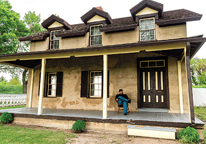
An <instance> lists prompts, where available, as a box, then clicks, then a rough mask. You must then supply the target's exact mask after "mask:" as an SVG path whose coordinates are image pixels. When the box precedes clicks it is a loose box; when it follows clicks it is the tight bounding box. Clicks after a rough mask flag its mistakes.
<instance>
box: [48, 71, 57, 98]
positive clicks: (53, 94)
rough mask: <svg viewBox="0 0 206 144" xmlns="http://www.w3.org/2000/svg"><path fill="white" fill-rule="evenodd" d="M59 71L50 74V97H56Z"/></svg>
mask: <svg viewBox="0 0 206 144" xmlns="http://www.w3.org/2000/svg"><path fill="white" fill-rule="evenodd" d="M56 88H57V73H49V74H48V95H47V96H48V97H56Z"/></svg>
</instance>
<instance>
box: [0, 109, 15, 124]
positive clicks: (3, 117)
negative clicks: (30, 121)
mask: <svg viewBox="0 0 206 144" xmlns="http://www.w3.org/2000/svg"><path fill="white" fill-rule="evenodd" d="M13 120H14V115H13V114H10V113H8V112H4V113H2V115H1V116H0V121H1V122H2V123H10V122H12V121H13Z"/></svg>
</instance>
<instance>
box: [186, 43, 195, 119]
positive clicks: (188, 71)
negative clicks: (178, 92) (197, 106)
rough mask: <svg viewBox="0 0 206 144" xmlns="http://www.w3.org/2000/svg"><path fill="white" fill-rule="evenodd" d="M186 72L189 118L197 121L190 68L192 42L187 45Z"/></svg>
mask: <svg viewBox="0 0 206 144" xmlns="http://www.w3.org/2000/svg"><path fill="white" fill-rule="evenodd" d="M185 53H186V56H185V61H186V72H187V83H188V94H189V97H188V100H189V103H188V104H189V116H190V117H189V120H190V122H191V123H195V114H194V103H193V93H192V80H191V70H190V43H189V42H187V47H186V51H185Z"/></svg>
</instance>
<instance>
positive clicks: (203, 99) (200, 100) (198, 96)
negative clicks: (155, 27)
mask: <svg viewBox="0 0 206 144" xmlns="http://www.w3.org/2000/svg"><path fill="white" fill-rule="evenodd" d="M192 91H193V100H194V106H206V88H193V89H192Z"/></svg>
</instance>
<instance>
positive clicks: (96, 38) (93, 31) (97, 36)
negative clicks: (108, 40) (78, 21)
mask: <svg viewBox="0 0 206 144" xmlns="http://www.w3.org/2000/svg"><path fill="white" fill-rule="evenodd" d="M101 27H102V25H92V26H90V46H96V45H102V32H101V31H100V30H99V28H101Z"/></svg>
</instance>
